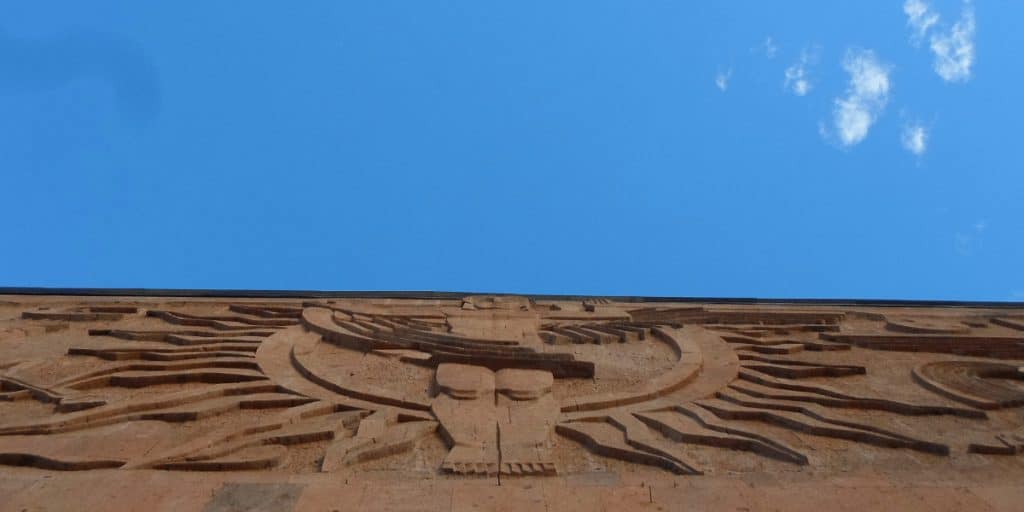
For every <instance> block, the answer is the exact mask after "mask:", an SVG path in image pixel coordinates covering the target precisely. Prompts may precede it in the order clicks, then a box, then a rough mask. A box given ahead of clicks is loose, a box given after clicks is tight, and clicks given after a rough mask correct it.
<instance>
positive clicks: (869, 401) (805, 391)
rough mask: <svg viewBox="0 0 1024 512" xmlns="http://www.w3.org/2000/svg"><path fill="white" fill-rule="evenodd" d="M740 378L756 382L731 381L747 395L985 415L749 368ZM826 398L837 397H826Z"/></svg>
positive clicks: (928, 412) (912, 412) (833, 404)
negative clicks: (850, 391) (844, 389)
mask: <svg viewBox="0 0 1024 512" xmlns="http://www.w3.org/2000/svg"><path fill="white" fill-rule="evenodd" d="M739 376H740V379H742V380H745V381H747V382H751V383H754V384H758V385H760V386H764V388H759V387H757V386H749V385H740V384H739V383H734V384H732V385H731V386H730V387H732V388H734V389H737V390H738V391H741V392H743V393H745V394H748V395H750V396H760V397H766V398H772V399H781V400H791V401H799V402H811V403H817V404H820V405H825V406H830V407H851V408H858V409H876V410H882V411H888V412H894V413H898V414H904V415H908V416H919V415H933V414H934V415H943V414H948V415H952V416H961V417H965V418H985V417H986V415H985V413H984V412H981V411H975V410H971V409H963V408H959V407H946V406H938V405H916V404H909V403H905V402H897V401H894V400H885V399H880V398H869V397H861V396H856V395H850V394H847V393H843V392H842V391H839V390H837V389H835V388H831V387H828V386H825V385H822V384H810V383H803V382H797V381H791V380H788V379H778V378H774V377H769V376H767V375H761V374H758V373H753V372H749V371H744V370H740V373H739ZM766 388H773V389H775V390H779V389H782V390H787V391H795V392H796V393H779V392H778V391H769V390H768V389H766ZM826 397H827V398H831V399H837V400H828V399H826Z"/></svg>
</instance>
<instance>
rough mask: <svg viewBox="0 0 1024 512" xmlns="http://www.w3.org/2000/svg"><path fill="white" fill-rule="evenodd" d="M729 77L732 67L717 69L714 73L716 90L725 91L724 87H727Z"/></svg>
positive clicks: (730, 76)
mask: <svg viewBox="0 0 1024 512" xmlns="http://www.w3.org/2000/svg"><path fill="white" fill-rule="evenodd" d="M731 78H732V68H729V69H727V70H725V71H722V70H719V71H718V73H716V74H715V87H718V90H720V91H722V92H725V91H726V89H728V88H729V79H731Z"/></svg>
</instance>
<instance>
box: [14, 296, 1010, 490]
mask: <svg viewBox="0 0 1024 512" xmlns="http://www.w3.org/2000/svg"><path fill="white" fill-rule="evenodd" d="M18 325H19V327H17V329H20V331H21V332H20V333H15V331H14V330H8V331H5V333H2V334H0V336H6V337H7V338H9V339H18V338H17V337H19V336H20V337H22V338H24V339H25V340H28V339H30V338H31V339H36V338H38V339H45V340H49V341H48V342H47V343H46V344H40V345H38V346H39V347H43V346H45V347H50V348H49V349H47V350H49V352H47V350H43V349H32V348H31V347H28V348H25V347H21V348H19V349H18V350H14V351H7V352H4V353H0V411H2V410H4V409H3V407H5V405H4V402H6V403H7V404H8V405H7V407H9V408H8V409H7V410H8V411H11V412H16V413H17V414H13V413H10V414H4V415H3V416H2V417H3V420H0V463H3V464H14V465H29V466H37V467H43V468H50V469H68V470H85V469H97V468H125V469H133V468H134V469H142V468H150V469H163V470H190V471H203V470H217V471H229V470H255V469H266V470H275V469H282V468H299V469H297V470H310V471H324V472H333V471H360V470H361V468H363V467H366V466H370V465H373V464H374V463H375V461H380V460H388V459H389V458H394V457H397V456H401V455H402V454H409V453H418V454H420V455H419V456H420V457H421V458H423V459H424V460H427V464H428V465H430V466H431V467H433V468H435V470H436V471H437V473H438V474H439V475H470V476H478V477H484V476H495V475H499V476H500V475H504V476H524V475H536V476H550V475H558V474H562V473H564V472H565V471H566V468H565V467H564V464H563V463H564V460H565V459H566V456H565V453H566V452H567V451H568V452H571V451H573V450H579V451H581V453H589V454H591V455H589V456H592V457H597V458H599V459H601V460H618V461H621V462H622V463H627V464H633V465H639V466H650V467H653V468H660V469H663V470H667V471H671V472H675V473H678V474H692V475H697V474H701V473H702V472H704V471H706V470H707V469H708V468H707V467H706V466H704V465H702V464H700V463H698V462H695V461H694V460H692V459H691V458H690V457H689V456H688V455H687V449H685V447H688V446H690V447H698V446H699V447H706V448H711V449H715V450H721V451H722V452H730V453H734V454H737V453H738V454H744V456H748V457H752V458H763V459H770V460H773V461H777V462H781V463H783V464H792V465H796V466H799V465H808V464H812V463H814V460H813V459H812V457H809V456H808V453H807V452H806V450H804V449H803V448H802V447H801V446H795V445H794V444H793V443H792V442H790V439H791V438H790V437H788V436H785V435H779V434H778V433H779V432H792V433H794V434H795V435H797V436H799V437H801V438H802V437H805V436H809V437H812V438H822V439H829V440H835V441H839V442H848V443H859V444H865V445H873V446H876V447H882V448H889V449H902V450H913V451H917V452H921V453H927V454H931V455H934V456H938V457H943V456H948V455H949V454H950V453H951V452H952V451H954V450H966V451H971V452H975V453H985V454H1015V453H1018V452H1020V451H1021V449H1022V448H1024V437H1022V436H1021V435H1020V433H1019V432H1018V431H1008V432H1007V431H998V430H993V431H992V433H991V435H989V436H987V437H985V436H983V437H982V438H977V439H972V440H970V442H969V443H963V444H962V445H961V444H957V443H951V442H949V441H948V440H947V439H941V438H933V437H932V436H929V435H928V432H925V431H920V430H917V431H906V430H901V429H900V428H896V427H893V426H892V425H899V424H900V423H901V422H900V421H895V422H886V421H878V419H880V418H919V419H920V418H936V419H941V418H950V420H941V421H946V422H947V423H948V422H950V421H951V422H954V423H956V422H960V423H962V422H976V423H980V424H983V423H984V422H985V421H986V419H987V418H988V414H989V413H988V412H986V411H994V410H999V409H1003V408H1009V407H1019V406H1021V405H1024V398H1022V397H1024V388H1022V387H1021V386H1019V382H1020V381H1021V380H1024V378H1022V377H1021V375H1024V374H1022V373H1021V370H1020V366H1019V365H1013V364H1007V363H997V362H995V361H984V360H983V359H984V358H985V357H989V358H1003V359H1021V358H1024V338H1022V333H1021V331H1024V322H1022V321H1021V320H1020V317H1015V316H1013V315H993V314H990V313H985V314H983V315H973V316H971V315H968V316H963V315H961V316H948V315H947V316H945V317H929V316H925V315H920V314H913V313H909V314H908V313H901V314H898V315H897V314H891V315H886V314H881V313H877V312H871V311H857V310H851V309H849V308H847V309H845V310H844V309H842V308H838V307H832V308H824V307H818V308H813V307H780V306H775V307H728V306H694V305H680V304H675V305H672V304H666V305H659V304H647V303H620V302H612V301H608V300H601V299H592V300H585V301H582V302H580V301H534V300H530V299H527V298H523V297H508V296H473V297H466V298H463V299H462V300H433V301H430V300H418V301H417V300H405V301H403V300H397V299H396V300H387V301H378V302H373V301H369V300H364V301H358V300H316V301H307V302H301V301H299V302H295V301H292V302H288V301H279V302H273V303H270V302H266V301H262V302H257V301H238V302H236V303H230V304H223V303H201V302H187V301H186V302H182V303H179V304H178V305H176V306H175V305H159V307H154V306H153V305H150V304H135V305H132V304H113V303H103V304H95V305H73V306H67V307H45V306H44V307H39V308H34V309H31V310H26V311H23V312H22V314H21V318H20V319H19V320H18ZM27 346H28V345H26V347H27ZM53 347H57V348H53ZM879 350H887V351H895V352H894V353H902V354H911V356H907V357H915V358H920V359H921V360H920V361H917V360H916V359H915V360H914V364H915V365H916V366H914V368H913V371H912V372H911V371H908V372H907V374H906V375H905V378H906V381H907V383H908V386H911V387H915V388H916V390H917V391H915V392H913V393H909V395H913V397H912V398H907V397H906V396H905V395H908V394H907V393H895V394H892V395H890V394H887V393H884V392H882V393H879V392H878V389H871V388H870V386H868V387H867V389H863V390H861V391H857V390H856V386H853V387H852V388H851V386H850V385H846V384H843V383H851V382H853V383H855V382H861V381H858V379H864V378H865V377H866V376H867V374H868V372H869V367H868V366H869V365H865V364H861V361H862V360H863V359H865V358H866V359H869V360H873V361H877V360H878V358H877V357H874V356H870V354H878V352H877V351H879ZM865 354H868V355H869V356H865ZM964 358H968V359H967V360H965V359H964ZM908 364H909V363H908ZM914 382H916V383H917V384H914ZM841 384H842V385H841ZM19 404H20V405H19ZM858 415H861V416H860V417H858ZM936 421H939V420H936ZM947 423H943V424H944V425H945V424H947ZM122 436H132V438H133V439H143V440H146V441H145V442H143V443H141V446H142V447H141V448H137V449H136V448H135V447H134V446H135V445H138V444H139V443H137V442H136V443H130V444H131V446H120V445H119V444H118V442H117V439H119V437H122ZM69 445H78V446H85V445H88V446H89V447H90V448H89V449H87V450H84V451H81V452H76V453H74V454H73V455H71V456H69V455H68V452H67V450H66V449H65V448H66V447H67V446H69ZM431 446H434V447H438V446H440V447H441V449H440V450H438V449H430V447H431ZM143 448H144V449H143ZM716 453H717V452H716ZM303 461H304V462H303ZM300 462H301V463H300ZM705 463H706V461H705Z"/></svg>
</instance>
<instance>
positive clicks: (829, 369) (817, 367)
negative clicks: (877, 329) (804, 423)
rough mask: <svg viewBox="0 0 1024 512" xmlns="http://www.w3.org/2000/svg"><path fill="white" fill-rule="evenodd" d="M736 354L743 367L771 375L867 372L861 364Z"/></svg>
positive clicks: (837, 375) (840, 375) (805, 376)
mask: <svg viewBox="0 0 1024 512" xmlns="http://www.w3.org/2000/svg"><path fill="white" fill-rule="evenodd" d="M737 355H738V357H739V358H740V364H741V365H742V366H743V368H746V369H748V370H755V371H759V372H761V373H765V374H768V375H771V376H773V377H785V378H788V379H803V378H809V377H845V376H849V375H864V374H866V373H867V369H866V368H864V367H863V366H854V365H846V364H839V365H836V364H825V363H809V362H804V361H796V360H790V359H778V358H767V357H761V356H756V355H752V354H737Z"/></svg>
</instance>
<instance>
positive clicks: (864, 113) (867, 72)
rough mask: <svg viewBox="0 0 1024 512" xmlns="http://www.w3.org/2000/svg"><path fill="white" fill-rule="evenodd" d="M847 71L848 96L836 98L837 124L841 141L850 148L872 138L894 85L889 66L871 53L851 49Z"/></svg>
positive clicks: (835, 114) (835, 116)
mask: <svg viewBox="0 0 1024 512" xmlns="http://www.w3.org/2000/svg"><path fill="white" fill-rule="evenodd" d="M843 69H844V70H846V72H847V73H848V74H849V75H850V82H849V84H848V85H847V88H846V96H844V97H842V98H836V100H835V107H834V108H833V112H832V115H833V122H834V124H835V129H836V133H837V134H838V136H839V142H840V143H841V144H842V145H843V146H845V147H850V146H854V145H856V144H859V143H860V142H861V141H863V140H864V139H865V138H866V137H867V136H868V131H870V130H871V126H872V125H873V124H875V121H877V120H878V116H879V115H881V114H882V111H884V110H885V106H886V104H888V102H889V91H890V90H891V89H892V82H891V81H890V80H889V69H890V68H889V66H888V65H886V64H883V63H882V62H880V61H879V60H878V58H877V57H875V53H874V52H872V51H871V50H848V51H847V52H846V56H845V57H844V58H843Z"/></svg>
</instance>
